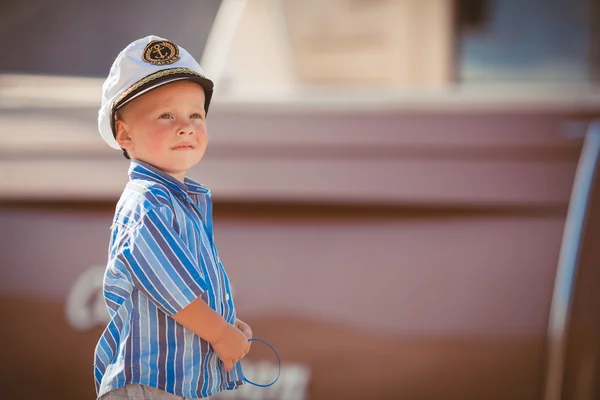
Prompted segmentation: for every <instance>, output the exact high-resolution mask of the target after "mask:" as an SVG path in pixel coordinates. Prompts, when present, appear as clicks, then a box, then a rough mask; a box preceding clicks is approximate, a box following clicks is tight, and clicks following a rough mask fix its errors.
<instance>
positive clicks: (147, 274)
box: [94, 160, 243, 398]
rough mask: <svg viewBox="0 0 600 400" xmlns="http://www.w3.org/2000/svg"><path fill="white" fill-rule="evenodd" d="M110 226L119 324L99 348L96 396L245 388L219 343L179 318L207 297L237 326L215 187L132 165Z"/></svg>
mask: <svg viewBox="0 0 600 400" xmlns="http://www.w3.org/2000/svg"><path fill="white" fill-rule="evenodd" d="M129 175H130V181H129V183H128V184H127V186H126V188H125V191H124V192H123V195H122V196H121V199H120V200H119V202H118V204H117V209H116V213H115V217H114V221H113V225H112V228H111V240H110V246H109V254H108V265H107V268H106V273H105V277H104V298H105V301H106V305H107V307H108V311H109V314H110V317H111V320H110V322H109V324H108V326H107V327H106V329H105V331H104V332H103V334H102V336H101V338H100V340H99V342H98V345H97V346H96V352H95V362H94V376H95V382H96V391H97V394H98V398H99V397H101V396H102V395H104V394H105V393H107V392H109V391H111V390H114V389H117V388H119V387H121V386H124V385H126V384H129V383H139V384H141V385H147V386H152V387H155V388H158V389H161V390H164V391H166V392H169V393H172V394H175V395H177V396H182V397H190V398H201V397H208V396H211V395H213V394H215V393H217V392H219V391H221V390H226V389H234V388H236V387H238V386H240V385H242V384H243V382H242V377H243V375H242V370H241V366H240V364H239V363H238V364H237V365H236V367H235V368H234V369H233V370H232V371H230V372H227V371H225V370H224V369H223V367H222V364H221V363H220V361H219V359H218V357H217V355H216V353H214V352H213V350H212V348H211V346H210V345H209V344H208V343H207V342H206V341H204V340H203V339H201V338H200V337H198V336H197V335H195V334H194V333H193V332H192V331H190V330H188V329H186V328H185V327H183V326H182V325H180V324H178V323H177V322H175V320H174V319H173V318H171V315H173V314H175V313H177V312H179V311H181V310H182V309H183V308H185V307H186V306H187V305H188V304H189V303H191V302H192V301H194V300H195V299H196V298H198V297H202V298H203V299H204V300H205V301H206V302H207V304H209V305H210V306H211V307H212V308H213V309H214V310H215V311H217V312H218V313H220V314H221V315H222V316H223V318H225V320H227V321H228V322H229V323H232V324H233V323H235V306H234V303H233V296H232V294H231V287H230V284H229V278H228V277H227V274H226V273H225V270H224V268H223V265H222V263H221V260H220V258H219V256H218V252H217V249H216V246H215V243H214V235H213V227H212V200H211V192H210V190H209V189H207V188H206V187H204V186H202V185H200V184H199V183H197V182H194V181H192V180H191V179H188V178H186V179H185V183H183V182H180V181H178V180H177V179H175V178H173V177H171V176H169V175H167V174H165V173H164V172H162V171H160V170H158V169H156V168H154V167H153V166H151V165H149V164H146V163H143V162H140V161H135V160H134V161H132V163H131V168H130V170H129Z"/></svg>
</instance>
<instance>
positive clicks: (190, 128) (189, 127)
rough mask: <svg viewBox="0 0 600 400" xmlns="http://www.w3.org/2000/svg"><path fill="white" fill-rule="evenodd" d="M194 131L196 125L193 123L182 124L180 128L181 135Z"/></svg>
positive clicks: (187, 134) (190, 133)
mask: <svg viewBox="0 0 600 400" xmlns="http://www.w3.org/2000/svg"><path fill="white" fill-rule="evenodd" d="M193 133H194V127H193V126H192V125H191V124H189V125H186V126H182V127H181V128H180V129H179V136H189V135H192V134H193Z"/></svg>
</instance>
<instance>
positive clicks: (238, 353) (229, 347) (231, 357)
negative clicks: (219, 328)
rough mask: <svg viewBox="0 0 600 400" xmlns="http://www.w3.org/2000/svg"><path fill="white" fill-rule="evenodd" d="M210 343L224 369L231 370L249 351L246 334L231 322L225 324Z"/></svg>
mask: <svg viewBox="0 0 600 400" xmlns="http://www.w3.org/2000/svg"><path fill="white" fill-rule="evenodd" d="M236 324H237V322H236ZM211 345H212V347H213V349H214V350H215V352H216V353H217V356H219V358H220V359H221V361H222V362H223V365H224V367H225V370H226V371H231V370H232V369H233V366H234V365H235V364H237V363H238V361H240V360H241V359H242V358H244V356H245V355H246V354H248V351H250V342H248V338H247V337H246V335H244V333H242V331H241V330H240V329H238V328H237V327H235V326H233V325H231V324H227V325H226V327H225V330H224V331H223V333H222V334H221V337H220V338H219V339H218V340H216V341H215V342H213V343H211Z"/></svg>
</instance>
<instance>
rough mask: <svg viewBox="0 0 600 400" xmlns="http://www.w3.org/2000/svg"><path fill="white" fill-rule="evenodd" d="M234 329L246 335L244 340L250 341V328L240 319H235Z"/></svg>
mask: <svg viewBox="0 0 600 400" xmlns="http://www.w3.org/2000/svg"><path fill="white" fill-rule="evenodd" d="M235 327H236V328H238V329H239V330H240V331H242V333H243V334H244V335H246V338H248V339H252V329H251V328H250V325H248V324H247V323H245V322H244V321H242V320H241V319H239V318H236V319H235Z"/></svg>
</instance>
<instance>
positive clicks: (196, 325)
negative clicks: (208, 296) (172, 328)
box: [172, 297, 230, 343]
mask: <svg viewBox="0 0 600 400" xmlns="http://www.w3.org/2000/svg"><path fill="white" fill-rule="evenodd" d="M172 317H173V319H174V320H175V321H177V322H179V323H180V324H181V325H183V326H185V327H186V328H188V329H189V330H191V331H192V332H194V333H195V334H196V335H198V336H200V337H201V338H202V339H204V340H206V341H207V342H209V343H213V342H216V341H217V340H219V339H220V338H221V336H222V335H223V332H224V331H225V329H227V325H230V324H228V323H227V321H225V319H224V318H223V317H221V315H219V314H218V313H217V312H216V311H215V310H213V309H212V308H210V306H209V305H208V304H206V302H205V301H204V299H202V298H201V297H198V298H197V299H196V300H194V301H192V302H191V303H190V304H189V305H188V306H187V307H185V308H184V309H183V310H181V311H179V312H178V313H177V314H173V316H172Z"/></svg>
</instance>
